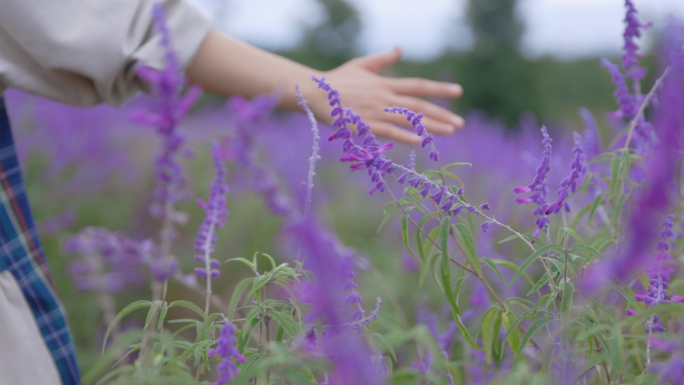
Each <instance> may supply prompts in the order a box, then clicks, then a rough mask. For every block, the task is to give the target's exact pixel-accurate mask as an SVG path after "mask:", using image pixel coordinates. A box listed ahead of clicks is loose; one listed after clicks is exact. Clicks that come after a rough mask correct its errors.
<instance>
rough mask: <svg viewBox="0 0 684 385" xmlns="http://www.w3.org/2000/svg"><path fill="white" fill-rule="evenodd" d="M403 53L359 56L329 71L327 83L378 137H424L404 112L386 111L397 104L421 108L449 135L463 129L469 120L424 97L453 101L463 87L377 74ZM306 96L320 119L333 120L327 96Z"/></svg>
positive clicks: (433, 126) (430, 124)
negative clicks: (414, 130) (416, 130)
mask: <svg viewBox="0 0 684 385" xmlns="http://www.w3.org/2000/svg"><path fill="white" fill-rule="evenodd" d="M400 57H401V50H400V49H399V48H398V47H397V48H394V49H393V50H392V51H390V52H386V53H380V54H373V55H368V56H363V57H359V58H356V59H353V60H350V61H348V62H347V63H345V64H343V65H341V66H339V67H337V68H335V69H333V70H330V71H327V72H324V73H323V74H322V76H325V78H326V80H327V82H328V83H330V84H331V85H332V86H333V87H334V88H335V89H337V90H338V91H339V92H340V96H341V97H342V101H343V104H344V105H345V106H346V107H352V108H353V109H354V112H355V113H356V114H359V115H361V116H362V117H363V120H364V121H365V122H366V123H367V124H368V125H370V127H371V132H373V133H374V134H375V135H378V136H381V137H384V138H387V139H390V140H394V141H398V142H404V143H413V144H417V143H420V138H419V137H418V136H417V135H416V134H415V133H414V132H413V131H412V130H407V129H406V128H410V127H411V125H410V122H408V121H407V120H406V118H405V117H404V116H401V115H396V114H389V113H387V112H384V111H383V110H384V109H385V108H387V107H391V106H394V105H396V106H398V107H405V108H408V109H411V110H413V111H415V112H421V113H423V115H424V116H425V117H424V118H423V123H424V124H425V125H426V127H427V129H428V131H429V132H432V133H434V134H440V135H450V134H452V133H453V132H454V131H455V130H456V129H459V128H461V127H463V124H464V120H463V118H461V117H460V116H458V115H456V114H454V113H453V112H451V111H449V110H447V109H445V108H443V107H440V106H437V105H435V104H434V103H430V102H428V101H426V100H424V99H420V98H419V96H423V97H432V98H448V99H454V98H458V97H460V96H461V94H462V93H463V89H462V88H461V86H460V85H458V84H454V83H444V82H436V81H432V80H426V79H420V78H389V77H385V76H381V75H379V74H378V72H380V71H381V70H382V69H384V68H387V67H389V66H391V65H392V64H394V63H395V62H396V61H397V60H399V58H400ZM313 95H315V94H312V93H311V92H309V93H308V95H307V94H305V97H307V99H309V105H310V107H311V109H312V110H313V112H314V114H315V115H316V117H317V118H318V119H320V120H322V121H324V122H326V123H328V124H330V123H331V122H332V121H333V118H332V117H330V109H331V108H330V106H329V105H328V104H327V100H326V98H324V97H313Z"/></svg>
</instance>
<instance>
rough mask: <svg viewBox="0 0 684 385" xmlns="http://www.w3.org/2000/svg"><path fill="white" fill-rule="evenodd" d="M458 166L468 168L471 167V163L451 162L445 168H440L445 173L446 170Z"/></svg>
mask: <svg viewBox="0 0 684 385" xmlns="http://www.w3.org/2000/svg"><path fill="white" fill-rule="evenodd" d="M458 166H469V167H473V165H472V164H471V163H466V162H453V163H449V164H447V165H446V166H442V170H444V171H446V170H448V169H450V168H452V167H458Z"/></svg>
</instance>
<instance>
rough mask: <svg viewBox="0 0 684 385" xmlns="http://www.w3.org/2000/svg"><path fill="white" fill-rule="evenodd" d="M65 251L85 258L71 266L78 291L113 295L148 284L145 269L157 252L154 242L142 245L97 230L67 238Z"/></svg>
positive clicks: (117, 235)
mask: <svg viewBox="0 0 684 385" xmlns="http://www.w3.org/2000/svg"><path fill="white" fill-rule="evenodd" d="M64 251H65V252H66V253H68V254H77V255H80V256H81V259H79V260H78V261H75V262H73V263H71V264H70V266H69V271H70V273H71V274H72V276H73V277H74V281H75V286H76V289H78V290H83V291H95V292H101V293H111V294H117V293H119V292H121V291H122V290H124V289H125V288H126V287H131V286H137V285H139V284H141V283H142V282H144V278H145V276H144V274H143V273H142V271H143V270H142V269H141V267H142V266H143V265H144V264H145V263H147V262H150V260H151V259H152V258H151V256H152V255H153V254H154V253H155V250H154V247H153V245H152V242H150V241H142V242H138V241H135V240H132V239H130V238H128V237H127V236H125V235H123V234H120V233H112V232H110V231H109V230H106V229H102V228H96V227H89V228H86V229H85V230H83V231H81V232H80V233H79V234H77V235H75V236H73V237H71V238H69V239H67V240H66V242H65V243H64Z"/></svg>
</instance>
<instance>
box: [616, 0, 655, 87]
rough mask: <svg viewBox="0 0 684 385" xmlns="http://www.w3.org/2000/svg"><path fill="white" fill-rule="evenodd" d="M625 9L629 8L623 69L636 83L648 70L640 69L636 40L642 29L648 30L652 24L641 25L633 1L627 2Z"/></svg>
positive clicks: (626, 0) (627, 0) (626, 18)
mask: <svg viewBox="0 0 684 385" xmlns="http://www.w3.org/2000/svg"><path fill="white" fill-rule="evenodd" d="M625 7H627V14H626V15H625V23H626V24H627V26H626V27H625V32H624V34H623V37H624V40H625V44H624V46H623V49H624V53H623V54H622V68H623V69H624V70H625V74H626V75H627V77H628V78H631V79H634V80H635V81H639V80H642V79H643V78H644V77H645V76H646V69H645V68H641V67H639V59H640V58H641V55H640V54H639V52H638V50H639V46H638V45H637V44H636V43H635V42H634V40H635V39H637V38H639V37H641V29H642V28H648V27H650V26H651V23H644V24H642V23H640V22H639V15H638V13H637V10H636V8H635V7H634V4H633V3H632V1H631V0H625Z"/></svg>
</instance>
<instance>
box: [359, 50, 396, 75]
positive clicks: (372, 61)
mask: <svg viewBox="0 0 684 385" xmlns="http://www.w3.org/2000/svg"><path fill="white" fill-rule="evenodd" d="M400 57H401V48H399V47H394V48H393V49H392V50H391V51H388V52H383V53H376V54H371V55H366V56H362V57H359V58H356V59H354V60H353V61H354V62H355V63H356V64H358V65H360V66H361V67H363V68H365V69H367V70H369V71H371V72H380V71H381V70H383V69H385V68H387V67H389V66H391V65H392V64H394V63H396V61H397V60H399V58H400Z"/></svg>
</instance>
